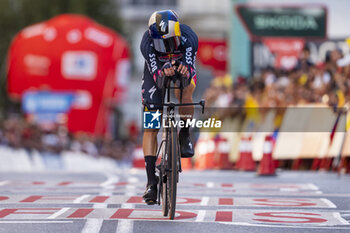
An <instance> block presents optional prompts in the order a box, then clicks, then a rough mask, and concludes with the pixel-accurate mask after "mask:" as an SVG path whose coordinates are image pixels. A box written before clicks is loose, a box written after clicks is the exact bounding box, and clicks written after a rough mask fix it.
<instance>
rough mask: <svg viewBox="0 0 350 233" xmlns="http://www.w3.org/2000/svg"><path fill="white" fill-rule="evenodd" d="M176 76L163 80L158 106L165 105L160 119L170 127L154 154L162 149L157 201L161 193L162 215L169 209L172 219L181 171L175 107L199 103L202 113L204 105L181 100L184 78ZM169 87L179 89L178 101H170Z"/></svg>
mask: <svg viewBox="0 0 350 233" xmlns="http://www.w3.org/2000/svg"><path fill="white" fill-rule="evenodd" d="M178 76H179V73H177V72H176V75H175V76H173V77H167V79H166V80H165V88H163V90H162V104H161V106H159V107H162V108H164V107H165V112H166V115H165V116H164V114H163V117H165V119H162V120H163V121H165V122H166V123H167V125H170V126H171V127H167V128H165V138H164V137H163V139H162V141H161V143H160V146H159V147H158V151H157V154H156V156H157V160H158V158H159V155H160V153H161V151H162V149H163V153H162V160H161V164H160V165H158V166H157V169H158V171H159V175H160V177H159V178H160V179H159V183H158V194H157V199H158V200H157V203H158V205H160V199H161V198H160V196H161V195H162V200H163V204H162V206H163V215H164V216H167V215H168V212H169V210H170V214H169V217H170V219H174V216H175V208H176V192H177V185H176V184H177V183H178V181H179V173H180V172H182V168H181V155H180V153H181V152H180V145H179V140H178V132H177V126H174V124H172V122H175V120H176V119H175V108H176V107H181V106H195V105H200V106H202V113H203V112H204V106H205V101H204V100H201V101H200V102H198V103H183V102H182V96H183V89H184V86H183V83H184V81H183V80H182V79H181V78H183V79H184V77H180V78H179V77H178ZM177 81H180V82H178V86H177V84H176V83H177ZM172 83H173V84H174V85H173V86H172V85H171V84H172ZM171 89H180V103H174V102H171V100H170V95H171V93H170V92H171ZM165 97H166V102H165ZM148 104H152V103H144V105H146V106H147V107H148ZM170 160H171V161H170ZM170 163H171V165H170ZM174 169H176V170H174ZM168 176H169V177H168ZM168 186H170V187H168ZM164 189H165V190H164ZM169 189H170V190H172V192H170V191H169ZM161 190H162V192H161ZM164 192H165V193H164ZM163 195H164V196H163ZM169 195H170V196H169Z"/></svg>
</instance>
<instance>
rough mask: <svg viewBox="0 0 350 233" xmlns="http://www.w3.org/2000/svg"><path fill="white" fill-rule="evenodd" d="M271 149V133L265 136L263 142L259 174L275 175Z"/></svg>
mask: <svg viewBox="0 0 350 233" xmlns="http://www.w3.org/2000/svg"><path fill="white" fill-rule="evenodd" d="M272 150H273V139H272V136H271V135H267V136H266V137H265V142H264V154H263V157H262V159H261V161H260V165H259V168H258V175H259V176H274V175H276V172H275V162H274V160H273V158H272Z"/></svg>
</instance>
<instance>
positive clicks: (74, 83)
mask: <svg viewBox="0 0 350 233" xmlns="http://www.w3.org/2000/svg"><path fill="white" fill-rule="evenodd" d="M128 64H129V48H128V44H127V43H126V41H125V40H124V39H123V38H122V37H121V36H119V35H118V34H117V33H116V32H114V31H113V30H111V29H109V28H107V27H104V26H102V25H100V24H97V23H96V22H95V21H93V20H91V19H90V18H88V17H86V16H82V15H74V14H62V15H58V16H56V17H54V18H52V19H50V20H47V21H44V22H40V23H37V24H34V25H32V26H29V27H26V28H24V29H23V30H22V31H20V32H19V33H18V34H17V36H16V37H15V38H14V40H13V42H12V44H11V46H10V49H9V54H8V79H7V82H8V92H9V95H10V96H11V97H12V98H13V99H18V100H20V99H21V96H22V95H23V94H24V93H26V91H27V90H29V89H30V90H37V91H38V90H45V91H52V92H51V93H50V94H43V93H38V94H36V95H26V96H25V97H24V98H23V100H24V101H25V106H24V110H26V111H28V110H30V107H33V106H35V110H36V111H37V110H40V109H41V107H42V106H45V107H50V106H49V105H46V104H45V103H48V102H50V101H51V100H52V98H53V97H59V98H57V99H56V101H58V102H57V103H55V104H54V105H55V106H53V105H52V107H55V108H58V109H59V108H60V107H63V106H64V107H67V106H68V104H64V103H68V102H69V101H67V102H65V100H66V98H67V96H64V95H62V94H60V95H58V94H57V92H60V91H66V92H67V91H68V92H71V93H73V94H74V95H75V96H76V98H75V101H74V103H73V105H72V108H71V111H69V113H68V123H67V125H68V128H69V130H70V131H71V132H80V131H82V132H88V133H93V134H95V135H103V134H105V133H106V132H107V130H108V129H109V125H108V124H109V122H110V121H109V119H110V117H111V115H112V114H113V108H114V107H115V106H116V105H115V104H116V103H118V101H120V99H123V98H124V95H125V92H126V88H125V87H126V86H127V81H128V79H129V77H128V75H129V73H128V67H129V66H128ZM43 95H48V96H46V97H47V98H42V97H43ZM117 99H118V100H117ZM43 100H44V101H43ZM28 103H31V104H32V103H35V104H36V105H31V104H28ZM43 104H44V105H43ZM60 104H62V105H60ZM45 110H48V109H47V108H46V109H45ZM61 110H62V109H61Z"/></svg>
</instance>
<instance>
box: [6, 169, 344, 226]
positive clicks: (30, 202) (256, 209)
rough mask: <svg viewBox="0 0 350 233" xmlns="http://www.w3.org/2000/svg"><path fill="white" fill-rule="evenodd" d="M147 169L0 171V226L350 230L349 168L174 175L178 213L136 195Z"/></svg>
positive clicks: (206, 172) (140, 193)
mask: <svg viewBox="0 0 350 233" xmlns="http://www.w3.org/2000/svg"><path fill="white" fill-rule="evenodd" d="M145 184H146V183H145V172H144V171H143V170H137V169H131V170H120V171H115V172H113V173H108V174H103V173H93V172H92V173H65V172H57V173H54V172H52V173H49V172H47V173H42V172H41V173H0V233H2V232H4V233H11V232H16V233H18V232H25V233H31V232H33V233H34V232H35V233H38V232H43V233H44V232H45V233H46V232H50V233H54V232H82V233H107V232H108V233H109V232H113V233H114V232H123V233H128V232H142V233H147V232H165V231H166V232H167V233H170V232H174V233H175V232H214V231H215V232H249V233H250V232H282V231H283V232H284V233H287V232H296V231H301V232H350V176H348V175H344V176H341V177H338V176H337V175H336V174H333V173H315V172H290V171H288V172H287V171H280V172H279V173H278V175H277V176H275V177H257V176H256V175H255V173H244V172H237V171H203V172H200V171H189V172H184V173H182V174H181V175H180V183H179V187H178V200H177V214H176V218H175V220H173V221H170V220H168V219H167V218H165V217H163V216H162V213H161V207H160V206H157V205H155V206H147V205H145V204H144V203H143V201H142V198H141V195H142V193H143V191H144V189H145Z"/></svg>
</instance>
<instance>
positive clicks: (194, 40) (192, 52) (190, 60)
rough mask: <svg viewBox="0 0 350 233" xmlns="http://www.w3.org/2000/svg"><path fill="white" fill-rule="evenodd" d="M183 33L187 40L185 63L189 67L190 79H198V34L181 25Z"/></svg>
mask: <svg viewBox="0 0 350 233" xmlns="http://www.w3.org/2000/svg"><path fill="white" fill-rule="evenodd" d="M181 32H182V33H183V35H184V37H185V38H186V41H185V56H184V57H183V60H182V61H183V63H185V65H186V66H187V69H188V71H189V72H190V77H191V78H192V79H196V56H197V50H198V37H197V35H196V33H195V32H194V31H193V30H192V29H191V28H190V27H189V26H187V25H181Z"/></svg>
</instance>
